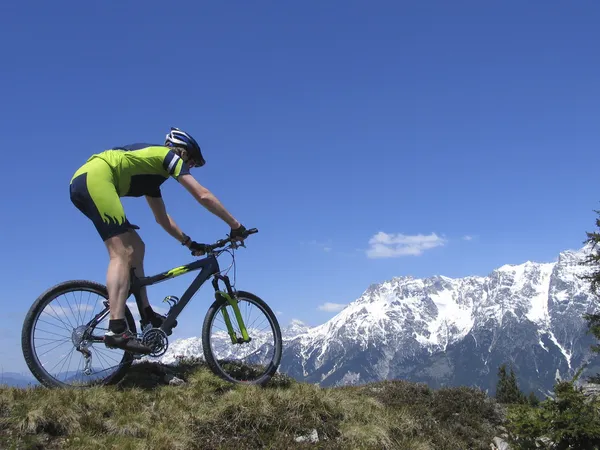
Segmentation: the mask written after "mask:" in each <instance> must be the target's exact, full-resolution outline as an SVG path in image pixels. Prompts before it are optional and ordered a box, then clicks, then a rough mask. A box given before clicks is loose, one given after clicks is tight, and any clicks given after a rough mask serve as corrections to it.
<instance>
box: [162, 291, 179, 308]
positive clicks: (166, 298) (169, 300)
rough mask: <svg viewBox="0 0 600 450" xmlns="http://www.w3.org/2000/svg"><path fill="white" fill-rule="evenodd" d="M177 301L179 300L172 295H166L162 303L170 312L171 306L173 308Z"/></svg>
mask: <svg viewBox="0 0 600 450" xmlns="http://www.w3.org/2000/svg"><path fill="white" fill-rule="evenodd" d="M178 301H179V298H177V297H175V296H174V295H167V296H166V297H165V299H164V300H163V303H168V304H169V311H171V308H173V306H175V305H176V304H177V302H178ZM171 302H173V304H171Z"/></svg>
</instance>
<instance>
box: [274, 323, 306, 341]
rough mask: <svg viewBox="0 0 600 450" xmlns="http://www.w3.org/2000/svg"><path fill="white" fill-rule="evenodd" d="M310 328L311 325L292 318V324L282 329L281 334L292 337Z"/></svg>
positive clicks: (288, 337)
mask: <svg viewBox="0 0 600 450" xmlns="http://www.w3.org/2000/svg"><path fill="white" fill-rule="evenodd" d="M308 330H310V326H308V325H307V324H305V323H304V322H302V321H301V320H298V319H292V320H291V321H290V324H289V325H288V326H287V327H286V328H284V329H283V330H281V334H282V335H283V337H284V338H285V339H292V338H295V337H296V336H298V335H300V334H303V333H306V332H307V331H308Z"/></svg>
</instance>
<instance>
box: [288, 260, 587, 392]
mask: <svg viewBox="0 0 600 450" xmlns="http://www.w3.org/2000/svg"><path fill="white" fill-rule="evenodd" d="M584 256H585V249H582V250H580V251H565V252H562V253H561V254H560V255H559V257H558V260H557V261H556V262H552V263H534V262H526V263H524V264H519V265H508V264H507V265H504V266H502V267H500V268H498V269H496V270H494V271H492V273H490V274H489V275H488V276H487V277H475V276H473V277H466V278H460V279H451V278H448V277H444V276H434V277H431V278H426V279H415V278H412V277H397V278H393V279H392V280H389V281H386V282H384V283H382V284H378V285H372V286H370V287H369V288H368V289H367V290H366V291H365V292H364V293H363V295H362V296H361V297H360V298H358V299H357V300H355V301H354V302H352V303H350V304H349V305H348V306H347V307H346V308H345V309H344V310H342V311H341V312H340V313H339V314H337V315H336V316H335V317H333V318H332V319H331V320H329V321H328V322H326V323H324V324H323V325H320V326H318V327H315V328H312V329H310V330H308V331H307V332H305V333H304V334H302V335H300V336H297V337H296V338H294V339H292V340H291V341H290V342H288V343H287V346H286V348H285V350H284V355H283V360H282V368H281V370H282V371H284V372H286V373H288V374H289V375H291V376H293V377H295V378H297V379H300V380H304V381H309V382H315V383H320V384H322V385H336V384H345V383H356V382H368V381H375V380H381V379H393V378H403V379H409V380H412V381H424V382H427V383H428V384H429V385H431V386H441V385H477V386H479V387H481V388H483V389H488V390H490V391H494V390H495V383H496V381H497V378H496V377H497V369H498V367H499V365H500V364H502V363H505V362H506V363H509V364H513V367H514V369H515V372H516V374H517V376H518V378H519V382H520V385H521V386H522V389H525V390H527V391H529V390H534V391H536V392H545V391H547V390H550V389H552V385H553V383H554V381H555V378H556V376H557V375H558V376H560V377H563V378H565V377H569V376H571V375H573V374H574V372H575V370H576V369H577V368H579V367H580V366H581V364H582V363H583V362H584V361H588V360H590V359H596V355H593V354H591V351H590V349H589V347H590V345H591V344H592V343H595V342H594V339H593V337H592V336H591V335H586V331H587V328H586V325H585V322H584V320H583V318H582V315H583V314H584V313H586V312H593V311H596V310H597V305H598V299H597V298H595V297H594V296H593V295H592V294H591V292H590V290H589V283H588V282H587V281H585V280H582V279H580V278H579V277H578V276H579V275H582V274H584V273H585V272H587V271H589V267H584V266H582V265H581V262H582V261H583V259H584Z"/></svg>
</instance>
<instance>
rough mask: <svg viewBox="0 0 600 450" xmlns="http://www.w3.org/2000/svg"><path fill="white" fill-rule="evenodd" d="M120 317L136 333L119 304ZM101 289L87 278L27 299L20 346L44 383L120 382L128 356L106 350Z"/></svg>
mask: <svg viewBox="0 0 600 450" xmlns="http://www.w3.org/2000/svg"><path fill="white" fill-rule="evenodd" d="M125 319H126V321H127V324H128V326H129V328H130V330H131V331H133V332H134V333H135V332H136V327H135V321H134V318H133V316H132V315H131V312H130V311H129V308H128V307H127V306H126V307H125ZM108 321H109V308H108V292H107V290H106V287H105V286H103V285H101V284H98V283H94V282H93V281H86V280H76V281H67V282H64V283H60V284H58V285H56V286H54V287H52V288H50V289H48V290H47V291H46V292H44V293H43V294H42V295H40V297H39V298H38V299H37V300H36V301H35V302H34V303H33V305H32V306H31V308H30V310H29V312H28V313H27V316H26V317H25V320H24V323H23V330H22V335H21V345H22V350H23V356H24V357H25V362H26V363H27V366H28V367H29V369H30V370H31V373H32V374H33V375H34V376H35V377H36V378H37V379H38V381H39V382H40V383H41V384H43V385H44V386H46V387H71V386H77V387H87V386H91V385H98V384H111V383H116V382H118V381H120V380H121V379H122V378H123V376H124V375H125V372H126V370H127V369H128V368H129V366H130V365H131V363H132V362H133V355H132V354H131V353H129V352H125V351H123V350H119V349H109V348H107V347H105V345H104V342H103V337H104V333H105V332H106V331H107V330H108Z"/></svg>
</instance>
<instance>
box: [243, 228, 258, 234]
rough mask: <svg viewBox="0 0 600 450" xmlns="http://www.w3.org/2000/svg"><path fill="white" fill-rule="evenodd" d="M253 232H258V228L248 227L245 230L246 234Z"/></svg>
mask: <svg viewBox="0 0 600 450" xmlns="http://www.w3.org/2000/svg"><path fill="white" fill-rule="evenodd" d="M254 233H258V228H250V229H249V230H246V234H254Z"/></svg>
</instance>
